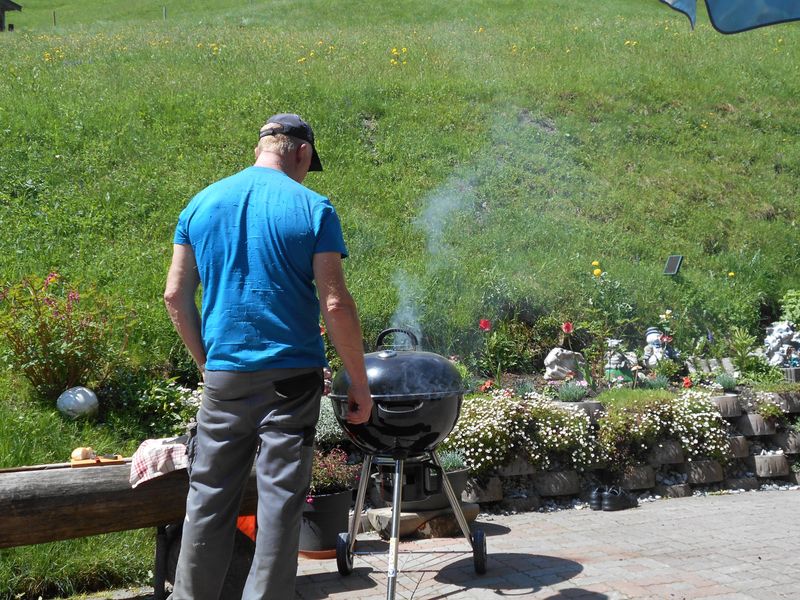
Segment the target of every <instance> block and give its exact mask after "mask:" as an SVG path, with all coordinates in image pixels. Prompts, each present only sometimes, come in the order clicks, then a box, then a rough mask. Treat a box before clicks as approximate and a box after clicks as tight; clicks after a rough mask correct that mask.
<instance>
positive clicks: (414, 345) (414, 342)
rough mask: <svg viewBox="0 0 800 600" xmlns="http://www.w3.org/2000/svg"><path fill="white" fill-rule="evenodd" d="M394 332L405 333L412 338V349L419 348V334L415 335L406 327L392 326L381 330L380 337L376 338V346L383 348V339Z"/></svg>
mask: <svg viewBox="0 0 800 600" xmlns="http://www.w3.org/2000/svg"><path fill="white" fill-rule="evenodd" d="M392 333H404V334H405V335H406V336H408V338H409V339H410V340H411V349H412V350H416V349H417V346H418V345H419V342H418V341H417V336H416V335H414V332H413V331H411V330H410V329H405V328H403V327H391V328H390V329H384V330H383V331H381V332H380V333H379V334H378V339H377V340H375V346H376V348H381V347H382V344H381V342H383V339H384V338H385V337H386V336H388V335H391V334H392Z"/></svg>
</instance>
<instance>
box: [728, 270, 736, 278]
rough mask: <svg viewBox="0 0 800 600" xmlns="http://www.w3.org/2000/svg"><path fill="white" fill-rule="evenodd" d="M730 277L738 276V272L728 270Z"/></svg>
mask: <svg viewBox="0 0 800 600" xmlns="http://www.w3.org/2000/svg"><path fill="white" fill-rule="evenodd" d="M728 277H736V273H734V272H733V271H728Z"/></svg>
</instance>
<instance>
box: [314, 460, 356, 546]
mask: <svg viewBox="0 0 800 600" xmlns="http://www.w3.org/2000/svg"><path fill="white" fill-rule="evenodd" d="M359 470H360V465H352V464H349V463H348V462H347V453H346V452H344V450H341V449H339V448H334V449H333V450H331V451H329V452H325V453H323V452H321V451H320V450H314V461H313V463H312V467H311V487H310V488H309V491H308V496H307V497H306V503H305V505H304V506H303V514H302V518H301V522H300V552H301V553H303V554H305V555H307V556H311V557H316V558H324V557H328V558H333V557H334V556H336V539H337V538H338V536H339V532H341V531H347V528H348V518H349V515H350V505H351V504H352V501H353V489H354V488H355V485H356V480H357V478H358V472H359Z"/></svg>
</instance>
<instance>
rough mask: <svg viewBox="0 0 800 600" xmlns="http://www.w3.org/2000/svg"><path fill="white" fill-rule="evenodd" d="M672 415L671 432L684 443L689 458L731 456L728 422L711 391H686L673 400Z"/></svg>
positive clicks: (726, 458) (722, 458) (724, 460)
mask: <svg viewBox="0 0 800 600" xmlns="http://www.w3.org/2000/svg"><path fill="white" fill-rule="evenodd" d="M671 405H672V418H671V419H670V421H671V423H670V428H669V430H670V431H669V433H670V434H671V436H672V437H673V438H674V439H677V440H679V441H680V442H681V446H682V447H683V450H684V452H686V455H687V459H688V460H691V459H694V458H713V459H715V460H718V461H721V462H726V461H727V460H728V459H730V457H731V456H730V442H729V441H728V434H727V431H726V427H725V421H724V420H723V418H722V417H721V416H720V414H719V411H718V410H717V408H716V406H715V405H714V403H713V402H712V401H711V394H710V393H706V392H702V391H699V390H686V391H684V392H683V393H682V394H681V395H680V396H679V397H678V398H676V399H675V400H673V401H672V402H671Z"/></svg>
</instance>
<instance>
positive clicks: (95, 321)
mask: <svg viewBox="0 0 800 600" xmlns="http://www.w3.org/2000/svg"><path fill="white" fill-rule="evenodd" d="M113 329H114V324H113V321H112V319H111V318H110V310H109V309H108V307H107V306H106V305H105V304H104V303H103V302H100V301H98V300H94V301H93V300H92V299H91V298H88V297H86V296H85V295H81V294H79V293H78V290H77V289H75V288H73V287H71V286H70V285H68V283H67V282H66V280H65V279H64V278H63V277H61V276H60V275H59V274H58V273H55V272H53V273H50V274H49V275H48V276H47V277H46V278H45V279H39V278H36V277H29V278H26V279H23V280H22V281H21V282H19V283H17V284H15V285H9V286H7V287H5V288H3V289H2V290H0V338H1V339H2V340H3V341H4V342H5V343H4V348H3V351H2V357H3V359H4V361H5V362H6V364H8V365H9V366H10V367H11V368H12V369H14V370H16V371H18V372H20V373H22V375H24V376H25V378H26V379H27V380H28V381H30V383H31V385H33V387H34V389H35V390H36V391H37V392H38V393H39V394H40V395H42V396H43V397H45V398H54V397H56V396H58V395H59V394H60V393H61V392H63V391H64V390H65V389H67V388H70V387H73V386H76V385H91V384H93V383H96V382H97V380H100V379H102V378H103V377H104V376H105V375H106V373H107V372H108V370H109V368H110V367H111V366H112V364H113V363H114V362H116V361H117V360H119V358H120V357H121V355H122V351H121V350H120V349H118V348H116V347H115V345H114V342H113V335H112V334H113Z"/></svg>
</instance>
